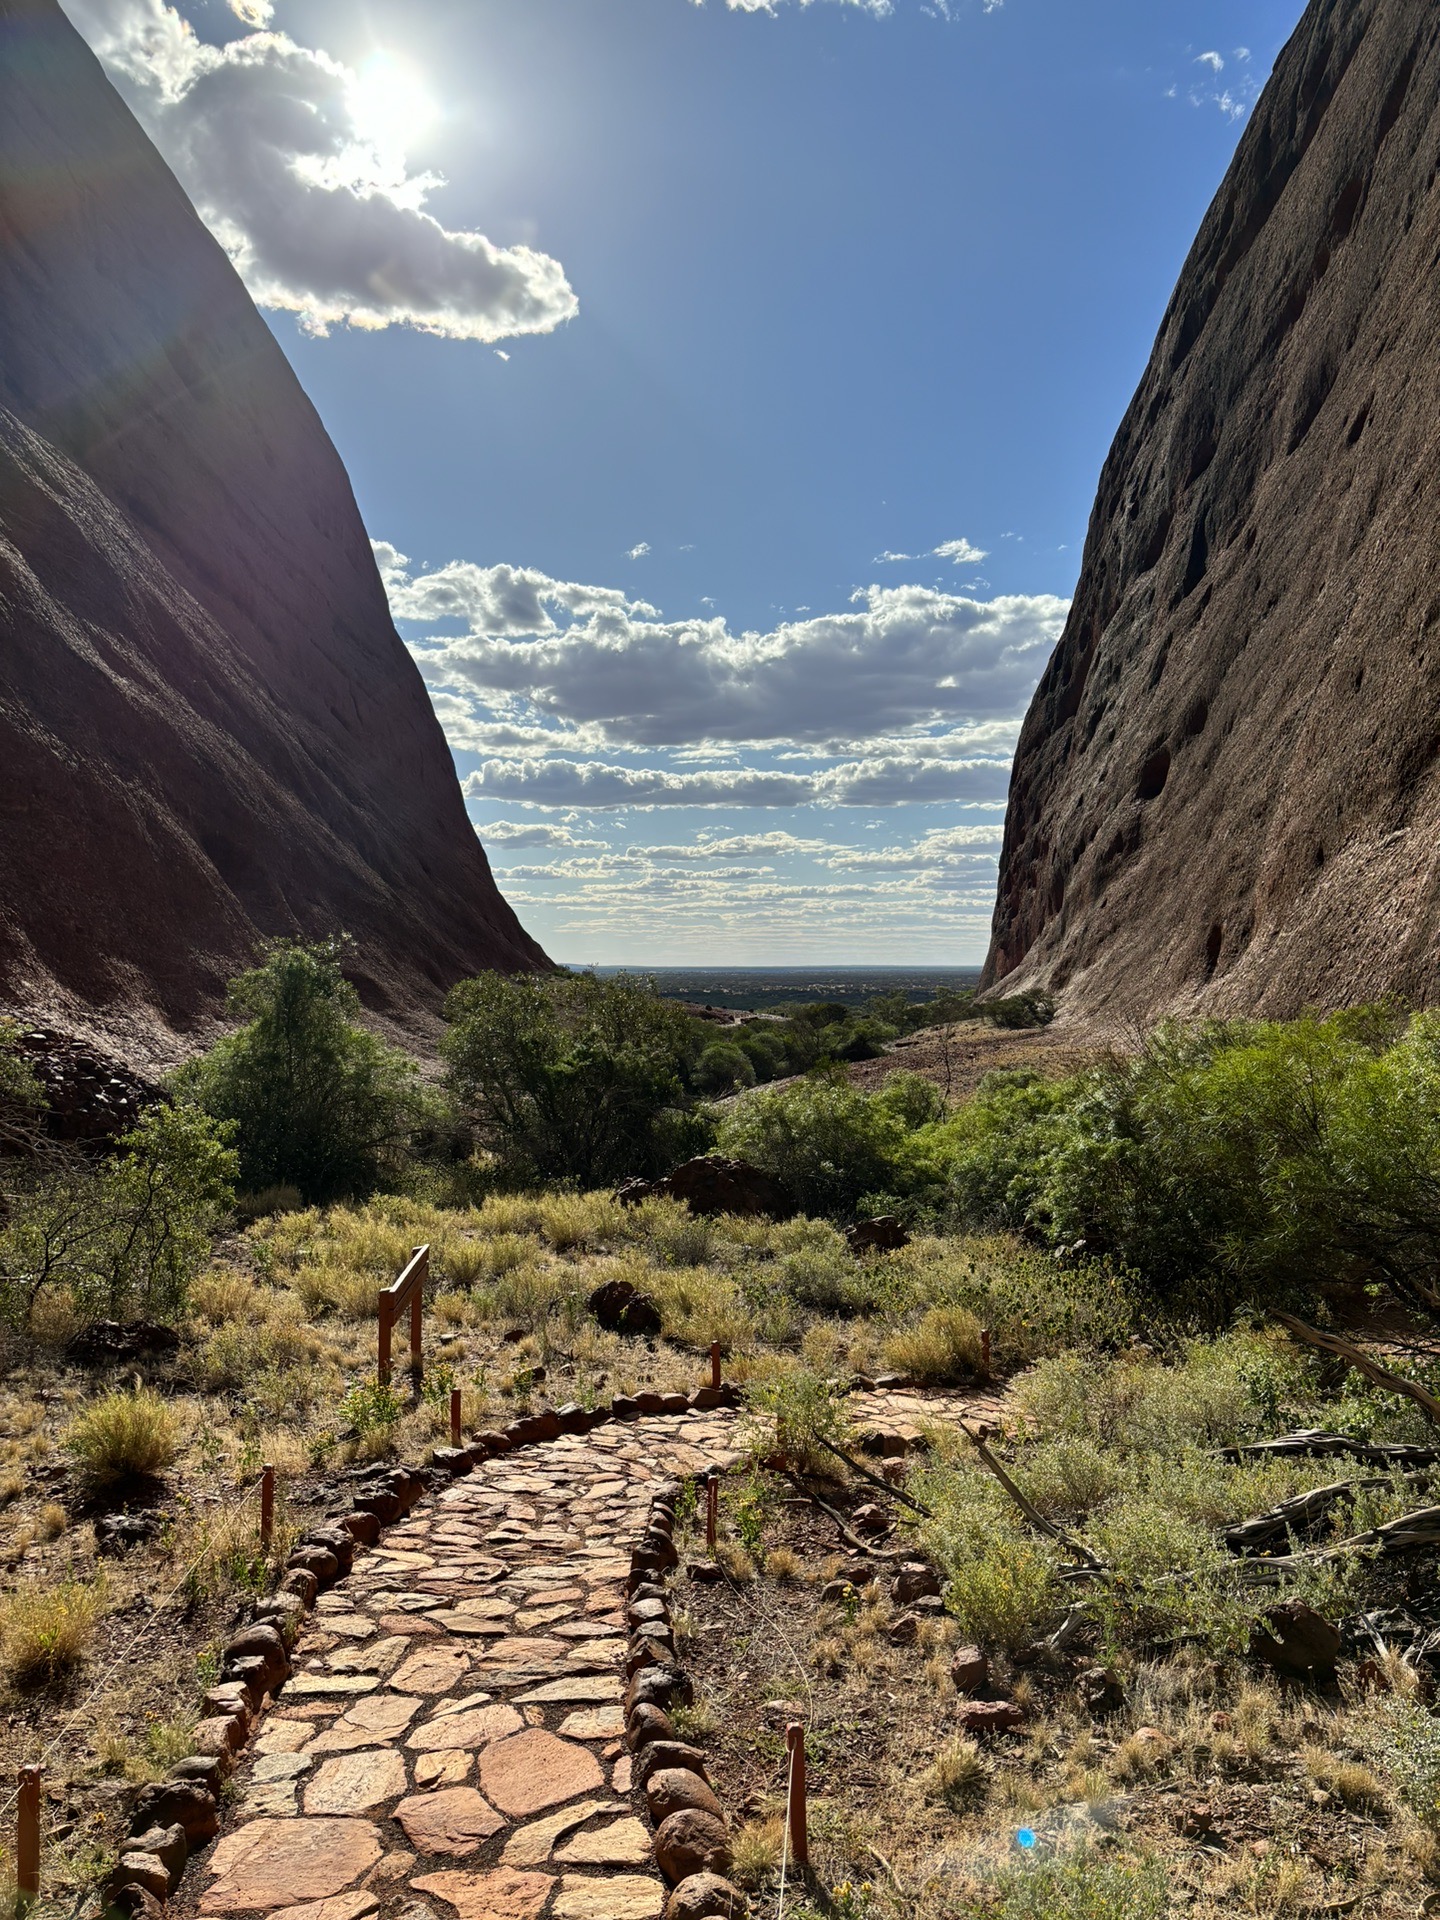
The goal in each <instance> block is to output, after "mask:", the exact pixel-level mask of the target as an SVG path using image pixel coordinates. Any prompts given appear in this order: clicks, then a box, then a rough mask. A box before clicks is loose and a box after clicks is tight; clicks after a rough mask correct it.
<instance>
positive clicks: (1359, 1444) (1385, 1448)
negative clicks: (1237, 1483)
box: [1219, 1427, 1440, 1467]
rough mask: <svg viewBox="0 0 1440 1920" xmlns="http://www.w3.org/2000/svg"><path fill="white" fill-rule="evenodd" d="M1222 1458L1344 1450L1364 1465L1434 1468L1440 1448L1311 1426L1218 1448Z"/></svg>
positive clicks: (1261, 1457) (1318, 1453) (1339, 1451)
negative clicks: (1386, 1441)
mask: <svg viewBox="0 0 1440 1920" xmlns="http://www.w3.org/2000/svg"><path fill="white" fill-rule="evenodd" d="M1219 1453H1220V1458H1221V1459H1222V1460H1253V1459H1267V1458H1268V1459H1286V1458H1289V1457H1290V1456H1291V1455H1298V1454H1315V1455H1320V1456H1323V1455H1325V1454H1335V1453H1346V1454H1349V1455H1350V1457H1351V1458H1352V1459H1354V1460H1359V1461H1361V1462H1363V1464H1364V1465H1366V1466H1367V1467H1433V1466H1434V1465H1435V1464H1436V1462H1437V1461H1440V1447H1423V1446H1420V1445H1418V1444H1417V1443H1416V1442H1414V1441H1410V1440H1396V1441H1392V1442H1390V1443H1389V1444H1377V1443H1376V1442H1374V1441H1369V1440H1356V1439H1354V1438H1352V1436H1351V1435H1350V1434H1348V1433H1327V1432H1325V1430H1324V1429H1323V1428H1321V1427H1311V1428H1308V1429H1306V1430H1305V1431H1304V1432H1301V1433H1282V1434H1281V1435H1280V1436H1279V1438H1278V1439H1275V1440H1252V1441H1251V1442H1250V1443H1249V1445H1248V1446H1243V1447H1221V1448H1220V1450H1219Z"/></svg>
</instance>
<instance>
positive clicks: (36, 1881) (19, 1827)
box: [15, 1767, 41, 1904]
mask: <svg viewBox="0 0 1440 1920" xmlns="http://www.w3.org/2000/svg"><path fill="white" fill-rule="evenodd" d="M40 1773H41V1769H40V1768H39V1767H21V1769H20V1796H19V1806H18V1808H17V1811H16V1817H15V1891H16V1894H17V1895H18V1896H19V1898H20V1901H21V1902H22V1904H24V1903H28V1902H29V1901H31V1900H38V1899H39V1898H40Z"/></svg>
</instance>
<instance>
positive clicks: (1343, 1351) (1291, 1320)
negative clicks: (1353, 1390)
mask: <svg viewBox="0 0 1440 1920" xmlns="http://www.w3.org/2000/svg"><path fill="white" fill-rule="evenodd" d="M1275 1318H1276V1320H1278V1321H1279V1323H1280V1325H1281V1326H1282V1327H1284V1328H1285V1329H1286V1331H1287V1332H1289V1333H1293V1334H1294V1336H1295V1338H1296V1339H1297V1340H1303V1341H1304V1343H1305V1344H1306V1346H1307V1347H1318V1348H1319V1349H1320V1351H1321V1352H1322V1353H1333V1354H1334V1355H1335V1356H1336V1358H1337V1359H1340V1360H1343V1361H1344V1362H1345V1364H1346V1365H1347V1366H1350V1367H1353V1368H1354V1369H1355V1371H1356V1373H1358V1374H1361V1375H1363V1377H1364V1378H1365V1379H1366V1380H1369V1381H1370V1382H1371V1383H1372V1384H1373V1385H1374V1386H1377V1387H1384V1389H1385V1390H1386V1392H1387V1393H1403V1394H1404V1395H1405V1397H1406V1398H1407V1399H1408V1400H1413V1401H1414V1402H1415V1404H1416V1406H1417V1407H1419V1409H1420V1411H1421V1412H1422V1413H1423V1414H1424V1415H1425V1418H1426V1419H1427V1420H1428V1421H1430V1423H1431V1424H1432V1425H1433V1426H1437V1427H1440V1400H1437V1399H1436V1398H1435V1396H1434V1394H1433V1393H1430V1392H1428V1391H1427V1390H1426V1388H1424V1387H1422V1386H1421V1385H1419V1383H1418V1382H1417V1381H1414V1380H1407V1379H1406V1378H1405V1376H1404V1374H1401V1373H1392V1372H1391V1371H1390V1369H1389V1368H1388V1367H1382V1366H1381V1364H1380V1362H1379V1361H1378V1360H1372V1359H1371V1358H1370V1356H1369V1354H1368V1353H1364V1352H1362V1351H1361V1349H1360V1348H1359V1347H1357V1346H1356V1345H1355V1343H1354V1342H1353V1341H1351V1340H1342V1339H1341V1338H1340V1336H1339V1334H1338V1333H1322V1332H1321V1331H1320V1329H1319V1328H1318V1327H1311V1326H1307V1325H1306V1323H1305V1322H1304V1321H1303V1320H1297V1319H1296V1318H1295V1315H1294V1314H1293V1313H1277V1314H1276V1315H1275Z"/></svg>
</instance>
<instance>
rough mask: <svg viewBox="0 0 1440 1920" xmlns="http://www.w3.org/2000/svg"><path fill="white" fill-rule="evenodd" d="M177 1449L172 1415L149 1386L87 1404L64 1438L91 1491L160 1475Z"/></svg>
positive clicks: (104, 1396) (177, 1443)
mask: <svg viewBox="0 0 1440 1920" xmlns="http://www.w3.org/2000/svg"><path fill="white" fill-rule="evenodd" d="M178 1445H179V1433H178V1430H177V1428H176V1424H175V1416H174V1414H173V1413H171V1411H170V1409H169V1407H167V1406H166V1404H165V1402H164V1401H163V1400H162V1399H161V1398H160V1396H159V1394H158V1393H154V1392H152V1391H151V1390H150V1389H149V1388H141V1389H140V1390H139V1391H137V1392H135V1393H107V1394H105V1395H103V1397H102V1398H101V1399H99V1400H94V1401H92V1402H91V1404H90V1405H89V1406H88V1407H86V1409H85V1411H84V1412H83V1413H82V1414H80V1415H78V1417H77V1418H76V1419H75V1420H73V1421H72V1422H71V1424H70V1426H69V1428H68V1429H67V1431H66V1434H65V1447H66V1451H67V1452H68V1453H70V1454H71V1456H72V1457H73V1458H74V1461H75V1465H76V1468H77V1470H78V1472H79V1474H80V1477H81V1479H82V1480H83V1481H84V1482H85V1484H86V1485H87V1486H88V1487H91V1488H94V1489H104V1488H107V1487H113V1486H117V1485H119V1484H120V1483H121V1482H123V1481H126V1480H139V1479H145V1478H148V1477H150V1476H152V1475H154V1474H157V1473H160V1472H162V1471H163V1469H164V1468H166V1467H168V1466H170V1465H171V1463H172V1462H173V1461H174V1458H175V1454H176V1449H177V1447H178Z"/></svg>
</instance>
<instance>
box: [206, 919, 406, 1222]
mask: <svg viewBox="0 0 1440 1920" xmlns="http://www.w3.org/2000/svg"><path fill="white" fill-rule="evenodd" d="M344 953H345V945H344V943H343V942H341V941H338V940H329V941H324V942H321V943H319V944H315V945H306V944H305V943H303V942H301V941H296V940H280V941H277V942H275V944H274V945H273V946H272V947H270V949H269V950H268V952H267V953H266V956H265V959H264V960H263V962H262V963H261V964H260V965H259V966H258V967H253V968H251V969H250V971H249V972H247V973H242V974H241V975H240V977H239V978H238V979H237V980H234V981H232V982H231V985H230V996H229V1001H230V1010H231V1012H232V1013H233V1014H235V1015H237V1016H238V1017H239V1018H240V1019H242V1020H243V1021H244V1022H245V1024H244V1025H243V1026H242V1027H241V1028H240V1029H239V1031H238V1032H236V1033H231V1034H227V1035H226V1037H225V1038H224V1039H223V1040H220V1041H218V1042H217V1043H216V1044H215V1046H213V1047H212V1048H211V1049H210V1051H209V1052H208V1053H207V1054H205V1055H204V1056H203V1058H202V1059H200V1060H197V1061H193V1062H192V1063H190V1065H189V1066H187V1067H185V1068H182V1070H181V1072H180V1074H179V1075H178V1076H177V1079H176V1085H177V1087H178V1088H179V1090H180V1091H182V1092H183V1093H184V1094H186V1095H188V1096H189V1097H191V1098H193V1099H194V1100H196V1101H197V1102H198V1103H199V1104H200V1105H201V1106H202V1107H204V1109H205V1111H206V1112H207V1113H209V1114H211V1115H213V1116H214V1117H215V1118H216V1119H219V1120H226V1121H230V1122H231V1123H233V1125H234V1128H235V1138H236V1143H237V1146H238V1148H239V1153H240V1177H241V1182H242V1185H243V1187H244V1188H245V1190H246V1191H247V1192H251V1193H259V1192H263V1191H264V1190H265V1189H266V1188H268V1187H278V1186H292V1187H296V1188H298V1189H299V1191H300V1193H301V1195H302V1196H303V1198H304V1199H305V1200H306V1201H307V1202H310V1203H312V1204H313V1203H323V1202H325V1201H329V1200H335V1199H339V1198H353V1197H355V1196H357V1195H362V1194H365V1193H369V1192H373V1190H374V1189H375V1188H376V1187H377V1186H378V1185H380V1184H381V1183H382V1182H383V1180H384V1179H385V1177H386V1174H387V1172H390V1171H391V1170H393V1168H394V1166H395V1163H396V1161H397V1159H398V1158H399V1156H400V1154H401V1153H402V1151H403V1149H404V1147H405V1145H406V1143H407V1142H408V1140H409V1138H410V1136H411V1133H412V1130H413V1129H414V1127H415V1126H416V1125H417V1124H418V1122H419V1121H420V1120H421V1118H422V1116H423V1113H424V1109H425V1101H424V1098H423V1096H422V1094H421V1091H420V1087H419V1083H418V1077H417V1072H416V1068H415V1066H414V1064H413V1062H411V1061H409V1060H407V1059H406V1058H405V1056H404V1055H403V1054H402V1053H399V1052H398V1051H397V1050H396V1049H395V1048H393V1047H387V1046H386V1045H385V1044H384V1042H383V1041H381V1040H378V1039H376V1037H375V1036H374V1035H373V1034H371V1033H367V1032H366V1031H365V1029H364V1028H363V1027H361V1026H359V1025H357V1024H356V1016H357V1015H358V1013H359V1011H360V999H359V996H358V994H357V993H356V992H355V989H354V987H352V986H351V984H350V982H349V981H348V980H347V979H346V978H345V975H344V973H343V972H342V970H341V963H342V960H343V957H344Z"/></svg>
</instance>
